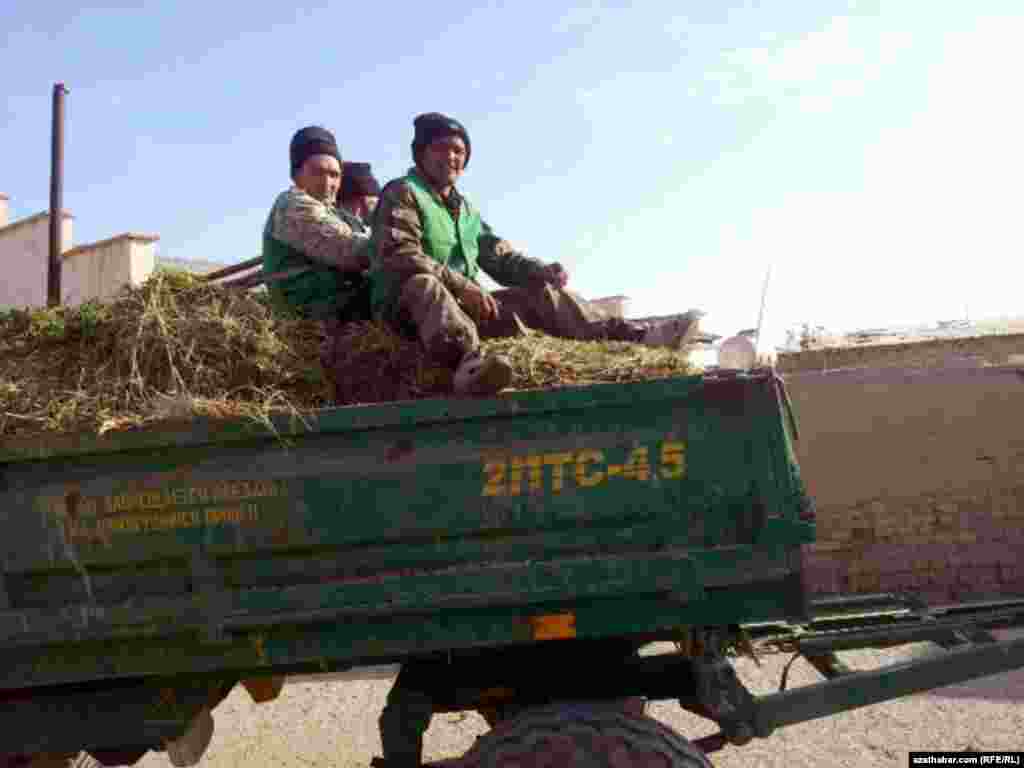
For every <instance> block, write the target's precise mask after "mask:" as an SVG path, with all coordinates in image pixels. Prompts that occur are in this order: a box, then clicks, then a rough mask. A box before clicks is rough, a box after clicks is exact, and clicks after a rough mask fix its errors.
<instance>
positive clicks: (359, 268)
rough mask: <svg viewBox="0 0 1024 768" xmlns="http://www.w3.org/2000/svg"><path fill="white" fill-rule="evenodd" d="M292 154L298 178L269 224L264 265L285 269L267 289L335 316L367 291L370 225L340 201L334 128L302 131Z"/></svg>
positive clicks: (313, 313) (291, 304) (282, 302)
mask: <svg viewBox="0 0 1024 768" xmlns="http://www.w3.org/2000/svg"><path fill="white" fill-rule="evenodd" d="M289 158H290V161H291V177H292V182H293V183H292V186H291V187H289V188H288V189H287V190H285V191H284V192H282V193H281V194H279V195H278V196H277V199H276V200H275V201H274V205H273V207H272V208H271V210H270V215H269V216H268V217H267V222H266V225H265V226H264V228H263V271H264V272H265V273H266V274H268V275H269V274H272V273H275V272H278V273H284V275H285V277H283V279H280V280H277V281H275V282H273V283H271V284H269V285H268V286H267V289H268V291H269V292H270V294H271V296H272V297H273V298H274V300H275V301H276V302H277V303H278V305H279V306H281V307H282V308H284V309H287V310H290V311H293V312H295V313H296V314H299V315H302V316H305V317H312V318H316V319H320V320H325V321H328V322H329V323H336V322H337V321H338V319H339V318H341V317H343V316H344V315H345V314H346V313H348V314H351V312H352V311H353V307H355V306H356V305H358V304H359V301H358V299H359V298H360V297H363V298H364V299H365V298H366V296H367V294H368V292H367V290H366V288H365V277H364V273H365V271H366V270H367V268H368V267H369V266H370V259H369V242H370V233H369V231H368V229H367V228H366V227H365V226H363V224H362V222H360V220H359V219H358V217H356V216H355V215H353V214H351V213H349V212H348V211H346V210H344V209H340V210H339V209H338V208H336V207H335V201H336V199H337V195H338V188H339V186H340V185H341V183H342V161H341V153H340V152H339V151H338V144H337V142H336V141H335V139H334V136H333V134H331V132H330V131H328V130H326V129H325V128H321V127H319V126H308V127H306V128H303V129H301V130H299V131H297V132H296V133H295V135H294V136H293V137H292V140H291V145H290V147H289Z"/></svg>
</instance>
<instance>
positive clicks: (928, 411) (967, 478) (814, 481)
mask: <svg viewBox="0 0 1024 768" xmlns="http://www.w3.org/2000/svg"><path fill="white" fill-rule="evenodd" d="M785 379H786V384H787V389H788V391H789V393H790V396H791V397H792V399H793V401H794V406H795V409H796V412H797V417H798V419H799V425H800V433H801V435H800V440H799V442H798V444H797V453H798V457H799V459H800V463H801V468H802V471H803V474H804V479H805V481H806V483H807V486H808V490H809V492H810V493H811V495H812V496H813V497H814V498H815V502H816V505H817V521H818V542H817V543H816V544H814V545H811V546H809V547H807V548H806V551H805V560H804V562H805V578H806V580H807V584H808V587H809V589H810V590H811V592H812V593H817V594H824V593H833V592H872V591H886V590H912V591H915V592H920V593H922V594H923V595H924V596H925V597H926V598H928V599H931V600H956V599H961V598H963V597H966V596H967V595H970V594H977V593H984V592H1003V593H1008V592H1018V593H1024V560H1022V557H1024V555H1022V553H1024V429H1022V426H1024V375H1022V372H1021V371H1019V370H1017V369H1015V368H1012V367H979V368H931V369H927V368H916V369H908V368H896V367H890V368H874V369H848V370H843V371H834V372H831V373H823V372H808V371H805V372H800V373H793V374H787V375H785Z"/></svg>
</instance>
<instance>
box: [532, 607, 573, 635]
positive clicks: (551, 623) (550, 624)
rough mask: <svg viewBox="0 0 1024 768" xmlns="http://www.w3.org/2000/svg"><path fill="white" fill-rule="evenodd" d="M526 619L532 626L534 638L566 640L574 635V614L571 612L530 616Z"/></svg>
mask: <svg viewBox="0 0 1024 768" xmlns="http://www.w3.org/2000/svg"><path fill="white" fill-rule="evenodd" d="M527 621H529V622H530V626H531V627H532V628H533V639H534V640H567V639H568V638H570V637H576V615H575V614H572V613H549V614H547V615H545V616H531V617H530V618H529V619H527Z"/></svg>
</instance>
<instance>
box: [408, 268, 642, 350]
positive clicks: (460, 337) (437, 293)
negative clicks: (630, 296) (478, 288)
mask: <svg viewBox="0 0 1024 768" xmlns="http://www.w3.org/2000/svg"><path fill="white" fill-rule="evenodd" d="M491 295H492V296H493V297H494V299H495V301H496V302H497V304H498V317H497V318H495V319H492V320H490V321H488V322H485V323H481V324H477V323H475V322H474V321H473V320H472V318H470V316H469V315H468V314H466V312H465V311H464V310H463V309H462V307H460V306H459V303H458V302H457V301H456V300H455V297H454V296H452V294H451V292H450V291H449V290H448V289H447V288H445V286H444V285H443V284H442V283H441V281H440V280H438V279H437V278H436V277H434V276H433V275H414V276H413V277H411V278H409V279H408V280H406V281H405V283H404V284H403V285H402V288H401V291H400V294H399V298H398V317H397V320H398V323H399V325H400V326H404V327H405V328H409V329H414V330H415V333H416V335H417V337H418V338H419V339H420V341H421V342H422V343H423V345H424V347H425V348H426V349H427V352H428V354H430V356H431V357H433V358H434V359H436V360H437V361H438V362H441V363H442V364H445V365H448V366H451V367H455V366H456V365H458V363H459V361H460V360H462V357H463V356H464V355H465V354H466V353H468V352H471V351H473V350H475V349H476V348H477V347H478V346H479V345H480V339H481V338H484V339H491V338H505V337H509V336H515V335H517V333H518V331H519V326H518V325H517V323H516V317H514V316H517V317H518V318H519V320H520V321H521V322H522V323H523V324H524V325H526V326H527V327H528V328H531V329H533V330H538V331H543V332H544V333H547V334H549V335H551V336H558V337H561V338H566V339H579V340H584V341H586V340H593V339H612V340H619V341H639V340H640V338H641V336H642V335H643V330H642V329H638V328H637V327H636V326H634V325H632V324H630V323H627V322H625V321H622V320H617V319H604V318H599V317H597V316H596V315H595V314H594V313H593V312H591V311H590V310H588V309H587V308H586V307H585V306H584V305H583V304H582V303H581V302H580V301H579V300H578V299H576V298H575V297H574V296H573V295H572V294H570V293H568V292H566V291H563V290H560V289H558V288H552V287H551V286H538V287H531V288H503V289H501V290H498V291H494V292H493V293H492V294H491Z"/></svg>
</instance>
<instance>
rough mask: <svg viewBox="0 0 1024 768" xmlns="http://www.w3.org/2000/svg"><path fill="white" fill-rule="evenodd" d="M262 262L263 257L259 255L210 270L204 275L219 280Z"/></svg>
mask: <svg viewBox="0 0 1024 768" xmlns="http://www.w3.org/2000/svg"><path fill="white" fill-rule="evenodd" d="M262 263H263V257H262V256H257V257H256V258H254V259H249V260H248V261H243V262H241V263H240V264H232V265H231V266H230V267H224V268H223V269H217V270H214V271H213V272H208V273H207V274H205V275H203V277H204V278H205V279H206V280H219V279H220V278H222V277H227V276H228V275H234V274H237V273H239V272H244V271H245V270H247V269H252V268H253V267H256V266H259V265H261V264H262Z"/></svg>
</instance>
